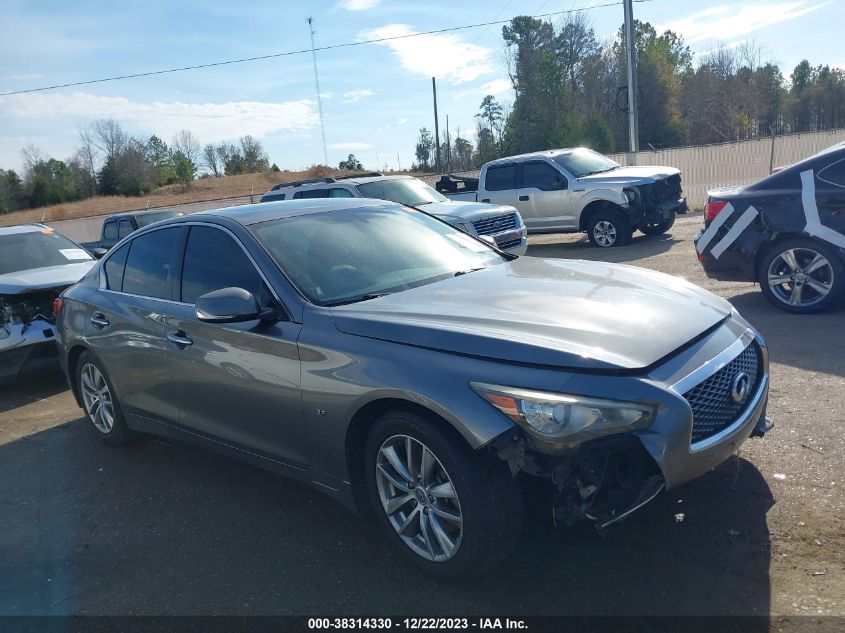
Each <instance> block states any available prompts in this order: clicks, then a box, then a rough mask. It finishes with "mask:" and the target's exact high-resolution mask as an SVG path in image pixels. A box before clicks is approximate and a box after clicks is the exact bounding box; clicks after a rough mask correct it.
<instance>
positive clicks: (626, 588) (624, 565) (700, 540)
mask: <svg viewBox="0 0 845 633" xmlns="http://www.w3.org/2000/svg"><path fill="white" fill-rule="evenodd" d="M0 480H2V481H4V483H5V485H4V486H3V487H0V508H3V514H4V519H5V520H4V523H5V527H4V530H3V533H2V535H0V558H2V560H3V561H4V562H3V566H4V573H3V574H0V614H9V613H17V614H129V613H132V614H237V615H249V614H295V615H305V614H315V615H322V616H325V615H331V614H344V615H355V614H359V615H370V616H372V615H378V614H392V615H397V614H408V615H427V616H430V615H436V614H460V615H470V614H479V615H492V614H503V615H552V614H579V615H591V614H596V615H599V614H600V615H617V614H618V615H672V614H760V615H767V614H768V612H769V599H770V598H769V597H770V585H769V573H768V572H769V554H770V552H769V539H768V526H767V523H766V512H767V511H768V509H769V508H770V507H771V505H772V494H771V492H770V491H769V488H768V486H767V485H766V482H765V480H764V479H763V477H762V476H761V475H760V473H759V472H758V471H757V470H756V468H755V467H754V466H753V465H752V464H750V463H749V462H747V461H744V460H741V459H739V460H738V459H733V460H731V461H729V462H728V463H726V464H724V465H723V466H722V467H720V468H719V469H718V470H717V471H715V472H713V473H711V474H709V475H707V476H705V477H702V478H701V479H699V480H697V481H696V482H693V483H691V484H689V485H687V486H685V487H683V488H681V489H679V490H677V491H673V492H671V493H669V494H665V495H662V496H661V497H660V498H658V499H657V500H655V501H654V502H652V503H651V504H650V505H648V506H646V507H645V508H643V509H642V510H641V511H640V512H638V513H637V514H635V515H634V516H632V517H631V518H630V519H629V521H628V522H627V524H626V525H625V526H624V527H623V528H622V529H621V530H619V531H618V532H617V533H614V534H612V535H611V536H610V537H609V538H601V537H599V536H598V535H597V534H595V532H594V530H593V529H592V528H591V527H589V526H583V527H581V528H579V529H555V528H552V527H550V526H549V519H548V514H546V513H545V512H541V511H540V510H539V509H537V508H535V509H534V510H533V511H532V512H529V518H528V522H527V526H526V530H525V534H524V537H523V539H522V541H521V543H520V544H519V546H518V547H517V549H516V551H515V552H514V553H513V554H512V555H511V556H510V557H509V558H508V559H507V560H506V561H505V562H504V563H503V564H502V565H500V566H499V567H497V568H496V569H494V570H493V571H492V572H490V573H489V574H487V575H485V576H483V577H481V578H479V579H477V580H475V581H473V582H469V583H463V584H456V583H446V582H441V581H436V580H433V579H431V578H429V577H426V576H424V575H422V574H421V573H420V572H418V571H417V569H416V567H415V566H414V565H413V564H412V563H411V562H409V561H407V560H405V558H404V557H403V556H402V555H401V554H400V552H398V551H397V550H396V549H394V546H393V545H392V544H391V543H389V542H388V540H387V539H386V538H385V537H384V536H383V535H382V534H381V533H380V532H379V531H378V529H377V528H376V526H375V525H374V524H373V523H372V522H371V521H366V520H362V519H359V518H357V517H355V516H353V515H352V514H350V513H349V512H347V511H346V510H344V509H343V508H342V507H341V506H340V505H339V504H337V503H335V502H334V501H332V500H331V499H329V498H328V497H326V496H324V495H322V494H320V493H318V492H316V491H315V490H313V489H311V488H309V487H307V486H304V485H300V484H298V483H295V482H291V481H289V480H286V479H283V478H281V477H279V476H276V475H273V474H271V473H268V472H265V471H262V470H259V469H256V468H252V467H250V466H247V465H244V464H242V463H239V462H236V461H232V460H230V459H228V458H225V457H222V456H218V455H216V454H213V453H208V452H205V451H202V450H200V449H196V448H193V447H190V446H187V445H182V444H178V443H170V442H165V441H161V440H158V439H154V438H142V439H140V440H138V441H136V442H133V443H131V444H129V445H126V446H122V447H108V446H106V445H104V444H103V443H102V442H101V441H100V440H99V439H98V438H96V437H95V436H94V434H93V431H92V430H91V429H90V428H88V427H87V425H86V424H84V423H83V421H82V420H76V421H74V422H71V423H69V424H65V425H63V426H60V427H56V428H53V429H50V430H47V431H43V432H41V433H37V434H34V435H31V436H28V437H25V438H22V439H20V440H16V441H13V442H10V443H8V444H5V445H2V446H0ZM753 626H754V625H753V623H749V629H750V630H752V631H753V630H754V629H753Z"/></svg>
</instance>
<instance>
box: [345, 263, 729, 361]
mask: <svg viewBox="0 0 845 633" xmlns="http://www.w3.org/2000/svg"><path fill="white" fill-rule="evenodd" d="M731 309H732V308H731V305H730V304H729V303H728V302H727V301H725V300H723V299H721V298H720V297H717V296H716V295H714V294H711V293H709V292H707V291H705V290H703V289H701V288H699V287H698V286H695V285H693V284H691V283H689V282H688V281H686V280H684V279H682V278H680V277H673V276H670V275H664V274H662V273H658V272H654V271H651V270H646V269H642V268H636V267H634V266H625V265H619V264H608V263H603V262H589V261H578V260H552V259H538V258H533V257H522V258H520V259H518V260H514V261H511V262H507V263H503V264H499V265H496V266H492V267H490V268H486V269H484V270H479V271H476V272H473V273H468V274H466V275H461V276H459V277H454V278H450V279H447V280H444V281H440V282H436V283H432V284H428V285H426V286H421V287H419V288H414V289H412V290H407V291H404V292H400V293H396V294H394V295H388V296H385V297H381V298H378V299H372V300H370V301H364V302H359V303H355V304H351V305H347V306H341V307H338V308H333V309H332V317H333V319H334V322H335V324H336V327H337V328H338V329H339V330H340V331H342V332H345V333H348V334H355V335H358V336H366V337H369V338H375V339H381V340H386V341H393V342H396V343H404V344H408V345H416V346H421V347H427V348H432V349H438V350H442V351H446V352H453V353H459V354H468V355H472V356H481V357H487V358H491V359H497V360H503V361H510V362H519V363H531V364H539V365H549V366H556V367H563V368H570V369H575V370H577V369H581V370H639V369H643V368H645V367H648V366H650V365H653V364H654V363H656V362H657V361H659V360H660V359H662V358H664V357H666V356H668V355H669V354H671V353H672V352H673V351H675V350H676V349H678V348H679V347H681V346H682V345H684V344H685V343H688V342H689V341H690V340H691V339H693V338H695V337H697V336H698V335H700V334H701V333H703V332H705V331H706V330H708V329H710V328H712V327H713V326H714V325H716V324H718V323H720V322H721V321H723V320H724V319H725V318H727V317H728V316H729V315H730V314H731Z"/></svg>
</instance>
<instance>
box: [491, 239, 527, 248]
mask: <svg viewBox="0 0 845 633" xmlns="http://www.w3.org/2000/svg"><path fill="white" fill-rule="evenodd" d="M521 241H522V240H521V239H518V240H511V241H509V242H502V243H501V244H496V246H498V247H499V248H501V249H502V250H503V251H504V250H507V249H509V248H514V247H515V246H519V243H520V242H521Z"/></svg>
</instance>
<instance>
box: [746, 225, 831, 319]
mask: <svg viewBox="0 0 845 633" xmlns="http://www.w3.org/2000/svg"><path fill="white" fill-rule="evenodd" d="M757 281H758V282H759V283H760V289H761V290H762V291H763V294H764V295H765V296H766V298H767V299H768V300H769V301H771V302H772V303H773V304H774V305H775V306H776V307H778V308H780V309H781V310H784V311H786V312H792V313H793V314H811V313H814V312H822V311H824V310H827V309H829V308H831V307H833V306H834V305H836V304H837V303H838V302H840V301H841V300H842V298H843V296H845V262H843V260H842V256H841V255H839V253H837V252H836V251H835V250H834V249H832V248H830V247H828V246H826V245H825V244H823V243H821V242H817V241H816V240H813V239H810V238H806V237H794V238H790V239H787V240H784V241H782V242H778V243H777V244H775V245H774V246H772V247H771V248H769V250H768V251H767V252H766V254H765V255H764V256H763V259H762V261H761V262H760V268H759V270H758V271H757Z"/></svg>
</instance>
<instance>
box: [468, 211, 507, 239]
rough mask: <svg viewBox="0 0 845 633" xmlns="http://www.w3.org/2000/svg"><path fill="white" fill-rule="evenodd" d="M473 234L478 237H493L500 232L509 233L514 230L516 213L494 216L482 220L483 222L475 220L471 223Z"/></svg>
mask: <svg viewBox="0 0 845 633" xmlns="http://www.w3.org/2000/svg"><path fill="white" fill-rule="evenodd" d="M472 226H473V228H475V232H476V233H478V234H479V235H494V234H496V233H501V232H502V231H510V230H512V229H515V228H516V226H517V224H516V213H508V214H507V215H496V216H493V217H491V218H484V219H483V220H476V221H475V222H473V223H472Z"/></svg>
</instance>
